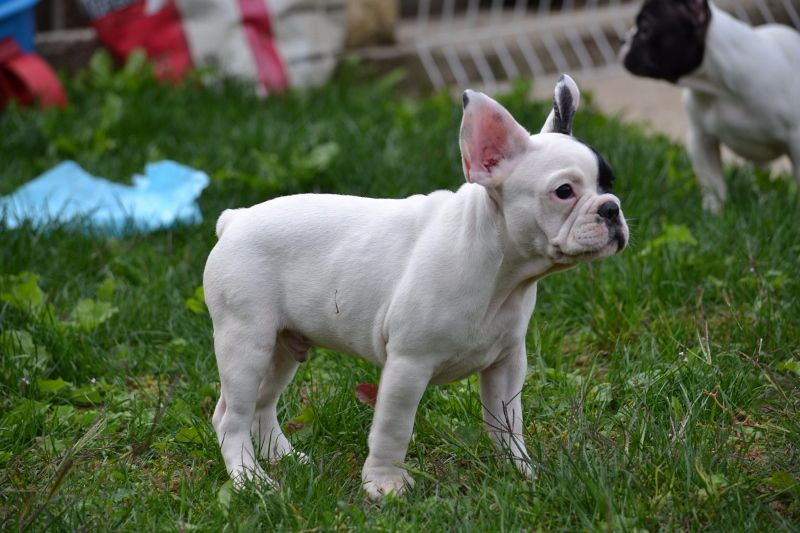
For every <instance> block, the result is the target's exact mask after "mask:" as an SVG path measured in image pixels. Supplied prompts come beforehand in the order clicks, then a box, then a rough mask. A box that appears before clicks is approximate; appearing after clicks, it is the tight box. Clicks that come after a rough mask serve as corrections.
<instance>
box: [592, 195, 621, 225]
mask: <svg viewBox="0 0 800 533" xmlns="http://www.w3.org/2000/svg"><path fill="white" fill-rule="evenodd" d="M597 214H598V215H600V216H601V217H602V218H604V219H606V220H608V221H609V222H616V221H617V219H618V218H619V206H618V205H617V203H616V202H612V201H611V200H609V201H608V202H606V203H604V204H603V205H601V206H600V207H599V208H598V209H597Z"/></svg>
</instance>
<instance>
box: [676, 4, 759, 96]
mask: <svg viewBox="0 0 800 533" xmlns="http://www.w3.org/2000/svg"><path fill="white" fill-rule="evenodd" d="M710 8H711V22H710V23H709V26H708V32H707V34H706V43H705V52H704V55H703V62H702V64H701V65H700V67H699V68H698V69H697V70H695V71H694V72H692V73H691V74H688V75H686V76H683V77H682V78H680V79H679V80H678V85H680V86H681V87H685V88H687V89H691V90H692V91H696V92H698V93H703V94H709V95H712V96H719V95H721V94H724V93H728V94H731V93H736V92H737V91H738V90H739V89H740V88H741V87H742V86H743V85H742V84H743V83H744V82H746V80H748V79H749V77H750V73H749V72H748V71H747V66H746V64H743V63H742V61H740V60H739V59H740V57H741V55H743V54H745V53H746V51H747V49H748V47H749V46H750V45H751V43H752V33H753V28H752V27H750V26H748V25H747V24H745V23H744V22H742V21H740V20H738V19H736V18H734V17H732V16H731V15H729V14H728V13H726V12H725V11H722V10H721V9H719V8H717V6H716V5H714V4H713V3H710Z"/></svg>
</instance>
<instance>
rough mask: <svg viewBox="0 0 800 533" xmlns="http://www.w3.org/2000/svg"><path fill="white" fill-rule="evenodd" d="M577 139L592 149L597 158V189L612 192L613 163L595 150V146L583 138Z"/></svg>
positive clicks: (601, 191)
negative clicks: (610, 163) (609, 162)
mask: <svg viewBox="0 0 800 533" xmlns="http://www.w3.org/2000/svg"><path fill="white" fill-rule="evenodd" d="M575 140H576V141H579V142H580V143H582V144H583V145H584V146H586V147H587V148H588V149H589V150H591V151H592V153H593V154H594V156H595V157H596V158H597V190H598V192H600V193H603V194H605V193H610V192H612V190H613V189H614V171H613V170H612V169H611V165H609V164H608V162H607V161H606V160H605V158H604V157H603V156H602V155H600V152H598V151H597V150H595V148H594V146H592V145H591V144H588V143H586V142H584V141H582V140H581V139H578V138H577V137H576V138H575Z"/></svg>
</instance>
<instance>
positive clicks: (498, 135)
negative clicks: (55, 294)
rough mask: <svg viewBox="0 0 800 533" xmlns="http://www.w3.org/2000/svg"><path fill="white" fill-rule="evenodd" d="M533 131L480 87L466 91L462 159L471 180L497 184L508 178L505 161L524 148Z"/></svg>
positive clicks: (461, 141)
mask: <svg viewBox="0 0 800 533" xmlns="http://www.w3.org/2000/svg"><path fill="white" fill-rule="evenodd" d="M529 139H530V135H529V134H528V132H527V131H525V128H523V127H522V126H520V125H519V124H518V123H517V121H516V120H514V117H512V116H511V113H509V112H508V111H507V110H506V108H504V107H503V106H501V105H500V104H498V103H497V102H495V101H494V100H492V99H491V98H489V97H488V96H486V95H485V94H483V93H480V92H477V91H470V90H467V91H464V118H463V119H462V120H461V134H460V136H459V145H460V146H461V162H462V164H463V165H464V177H465V178H466V180H467V181H468V182H470V183H478V184H480V185H483V186H484V187H495V186H497V185H499V184H500V183H501V182H502V181H503V179H504V178H505V176H504V175H502V168H503V165H502V164H501V163H503V162H504V161H507V160H510V159H513V158H515V157H517V156H518V155H520V154H522V153H523V152H524V151H525V148H526V147H527V145H528V141H529Z"/></svg>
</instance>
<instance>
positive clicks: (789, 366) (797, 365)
mask: <svg viewBox="0 0 800 533" xmlns="http://www.w3.org/2000/svg"><path fill="white" fill-rule="evenodd" d="M776 368H777V369H778V370H783V371H785V372H792V373H794V374H795V375H797V376H800V361H797V360H795V358H794V357H792V358H791V359H787V360H786V361H783V362H780V363H778V364H777V366H776Z"/></svg>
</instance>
